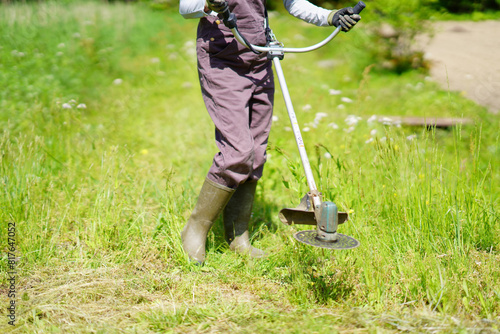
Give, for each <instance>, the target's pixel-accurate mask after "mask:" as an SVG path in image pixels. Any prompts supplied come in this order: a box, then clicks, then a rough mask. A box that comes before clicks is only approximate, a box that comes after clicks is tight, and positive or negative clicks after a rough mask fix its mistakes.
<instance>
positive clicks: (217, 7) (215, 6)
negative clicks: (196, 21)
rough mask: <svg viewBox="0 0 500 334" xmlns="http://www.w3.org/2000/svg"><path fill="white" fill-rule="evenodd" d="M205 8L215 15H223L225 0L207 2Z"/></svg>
mask: <svg viewBox="0 0 500 334" xmlns="http://www.w3.org/2000/svg"><path fill="white" fill-rule="evenodd" d="M207 7H208V9H210V10H211V11H214V12H216V13H223V12H225V11H226V10H227V7H228V5H227V1H226V0H207Z"/></svg>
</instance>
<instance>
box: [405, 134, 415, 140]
mask: <svg viewBox="0 0 500 334" xmlns="http://www.w3.org/2000/svg"><path fill="white" fill-rule="evenodd" d="M415 138H417V135H411V136H408V137H406V139H408V140H413V139H415Z"/></svg>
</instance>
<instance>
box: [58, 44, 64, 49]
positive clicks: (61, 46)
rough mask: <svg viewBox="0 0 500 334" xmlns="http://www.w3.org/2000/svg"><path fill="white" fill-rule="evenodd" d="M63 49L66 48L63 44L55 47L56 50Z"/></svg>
mask: <svg viewBox="0 0 500 334" xmlns="http://www.w3.org/2000/svg"><path fill="white" fill-rule="evenodd" d="M65 47H66V44H64V43H59V44H58V45H57V48H58V49H64V48H65Z"/></svg>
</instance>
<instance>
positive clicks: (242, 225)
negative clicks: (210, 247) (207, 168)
mask: <svg viewBox="0 0 500 334" xmlns="http://www.w3.org/2000/svg"><path fill="white" fill-rule="evenodd" d="M256 187H257V182H246V183H243V184H241V185H239V186H238V188H236V190H234V189H231V188H228V187H225V186H222V185H220V184H218V183H215V182H213V181H211V180H209V179H208V178H207V179H205V182H204V183H203V186H202V188H201V191H200V195H199V197H198V201H197V203H196V206H195V208H194V210H193V212H192V213H191V217H189V220H188V221H187V223H186V225H185V226H184V229H183V230H182V233H181V238H182V247H183V248H184V251H185V252H186V253H187V254H188V256H189V259H190V260H191V261H195V262H197V263H198V264H203V262H204V261H205V244H206V241H207V234H208V231H209V230H210V228H211V227H212V225H213V224H214V222H215V220H216V219H217V217H218V216H219V214H220V213H221V211H223V220H224V231H225V238H226V241H227V243H228V244H229V249H231V250H232V251H234V252H236V253H239V254H247V255H250V256H251V257H253V258H261V257H264V256H265V255H266V254H265V253H264V252H263V251H262V250H260V249H257V248H254V247H252V245H251V244H250V240H249V233H248V224H249V222H250V216H251V214H252V206H253V200H254V197H255V188H256Z"/></svg>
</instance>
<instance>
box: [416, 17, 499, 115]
mask: <svg viewBox="0 0 500 334" xmlns="http://www.w3.org/2000/svg"><path fill="white" fill-rule="evenodd" d="M425 53H426V55H425V57H426V58H427V59H428V60H430V61H431V62H432V64H433V65H432V69H431V75H432V77H433V78H434V79H435V80H436V81H437V82H439V83H440V84H441V85H442V86H443V87H444V88H445V89H448V87H449V89H450V90H453V91H461V92H465V95H466V96H467V97H468V98H470V99H471V100H473V101H476V102H477V103H478V104H480V105H483V106H486V107H488V109H489V110H490V111H491V112H493V113H499V112H500V21H483V22H454V21H450V22H440V23H438V24H437V25H436V35H435V36H434V38H433V39H432V40H431V41H430V42H429V43H428V44H427V46H426V47H425Z"/></svg>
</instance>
